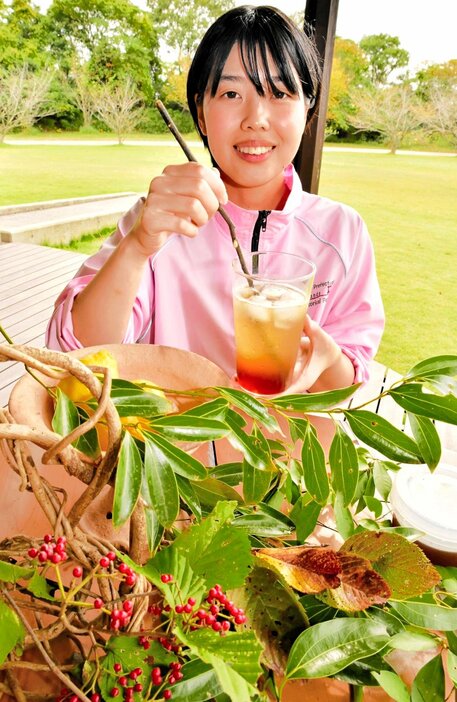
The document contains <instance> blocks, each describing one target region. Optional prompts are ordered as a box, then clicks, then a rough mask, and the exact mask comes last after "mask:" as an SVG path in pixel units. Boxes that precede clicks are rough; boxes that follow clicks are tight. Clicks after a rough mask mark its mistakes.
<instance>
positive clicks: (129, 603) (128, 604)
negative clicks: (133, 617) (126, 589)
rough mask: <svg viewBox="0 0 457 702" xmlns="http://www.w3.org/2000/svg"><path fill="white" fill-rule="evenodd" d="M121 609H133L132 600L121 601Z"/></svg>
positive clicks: (126, 610)
mask: <svg viewBox="0 0 457 702" xmlns="http://www.w3.org/2000/svg"><path fill="white" fill-rule="evenodd" d="M122 609H123V610H124V612H131V611H132V609H133V602H132V600H125V602H123V603H122Z"/></svg>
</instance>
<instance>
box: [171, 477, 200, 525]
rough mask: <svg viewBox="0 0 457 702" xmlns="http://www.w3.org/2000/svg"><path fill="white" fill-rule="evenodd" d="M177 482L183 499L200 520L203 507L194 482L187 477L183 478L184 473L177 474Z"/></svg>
mask: <svg viewBox="0 0 457 702" xmlns="http://www.w3.org/2000/svg"><path fill="white" fill-rule="evenodd" d="M176 483H177V485H178V492H179V495H180V497H181V499H182V500H183V502H185V503H186V505H187V506H188V508H189V509H190V511H191V513H192V514H193V515H194V517H195V518H196V519H197V521H200V520H201V518H202V508H201V505H200V500H199V499H198V496H197V493H196V492H195V490H194V488H193V486H192V483H191V482H190V480H188V479H187V478H183V477H182V475H177V476H176Z"/></svg>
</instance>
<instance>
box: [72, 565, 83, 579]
mask: <svg viewBox="0 0 457 702" xmlns="http://www.w3.org/2000/svg"><path fill="white" fill-rule="evenodd" d="M82 574H83V569H82V568H81V566H76V567H75V568H73V576H74V577H75V578H80V577H81V575H82Z"/></svg>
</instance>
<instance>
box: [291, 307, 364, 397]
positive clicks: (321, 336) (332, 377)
mask: <svg viewBox="0 0 457 702" xmlns="http://www.w3.org/2000/svg"><path fill="white" fill-rule="evenodd" d="M303 332H304V334H305V335H306V336H304V337H302V340H301V342H300V351H299V357H298V359H297V363H296V364H295V369H294V375H293V379H292V383H291V385H290V386H289V387H288V388H287V390H286V393H287V394H288V395H291V394H292V393H302V392H306V391H309V392H323V391H325V390H335V389H336V388H343V387H347V386H349V385H352V383H353V382H354V366H353V365H352V361H351V360H350V359H349V358H348V357H347V356H346V355H345V354H343V352H342V351H341V349H340V347H339V346H338V344H337V343H336V341H334V339H333V338H332V337H331V336H330V334H327V332H326V331H324V330H323V329H322V328H321V327H320V326H319V324H317V322H314V321H313V320H312V319H310V317H309V316H308V315H307V316H306V319H305V324H304V327H303Z"/></svg>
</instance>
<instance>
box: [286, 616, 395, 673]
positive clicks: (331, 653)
mask: <svg viewBox="0 0 457 702" xmlns="http://www.w3.org/2000/svg"><path fill="white" fill-rule="evenodd" d="M388 640H389V637H388V635H387V632H386V629H385V627H384V626H383V625H382V624H380V623H378V622H374V621H369V620H367V619H333V620H332V621H328V622H321V623H320V624H315V625H314V626H312V627H310V628H309V629H306V631H304V632H303V633H302V634H300V636H299V637H298V639H297V640H296V641H295V643H294V644H293V646H292V649H291V651H290V654H289V660H288V663H287V668H286V678H287V679H288V680H293V679H297V678H305V679H306V678H323V677H327V676H329V675H335V673H337V672H338V671H339V670H343V668H346V667H347V666H348V665H350V664H351V663H353V662H354V661H357V660H359V659H361V658H367V657H368V656H371V655H373V654H374V653H377V652H378V651H380V650H381V649H382V648H384V646H385V645H386V643H387V642H388Z"/></svg>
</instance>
